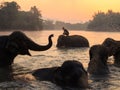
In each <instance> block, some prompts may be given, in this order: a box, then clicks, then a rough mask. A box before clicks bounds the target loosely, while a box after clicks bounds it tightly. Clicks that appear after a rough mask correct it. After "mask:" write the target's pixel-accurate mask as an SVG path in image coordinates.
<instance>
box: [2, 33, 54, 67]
mask: <svg viewBox="0 0 120 90" xmlns="http://www.w3.org/2000/svg"><path fill="white" fill-rule="evenodd" d="M51 37H53V34H52V35H50V36H49V37H48V40H49V42H48V44H47V45H44V46H43V45H39V44H37V43H35V42H34V41H32V40H31V39H30V38H28V37H27V36H26V35H25V34H24V33H22V32H20V31H14V32H13V33H11V34H10V35H8V36H3V37H0V42H1V43H5V44H4V45H3V47H0V54H3V55H2V56H0V66H8V65H11V64H12V63H13V60H14V58H15V57H16V56H17V55H18V54H20V55H31V54H30V53H29V50H34V51H44V50H48V49H49V48H50V47H51V46H52V40H51Z"/></svg>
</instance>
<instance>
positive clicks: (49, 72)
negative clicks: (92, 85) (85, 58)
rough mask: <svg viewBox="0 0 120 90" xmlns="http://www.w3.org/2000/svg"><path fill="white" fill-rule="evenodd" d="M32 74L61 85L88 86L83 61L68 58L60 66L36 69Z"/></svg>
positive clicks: (39, 78)
mask: <svg viewBox="0 0 120 90" xmlns="http://www.w3.org/2000/svg"><path fill="white" fill-rule="evenodd" d="M32 75H33V76H35V78H36V79H38V80H40V81H50V82H52V83H54V84H56V85H58V86H61V87H73V88H76V87H77V88H88V74H87V72H86V70H85V69H84V67H83V65H82V63H81V62H78V61H76V60H67V61H65V62H63V64H62V65H61V66H59V67H52V68H44V69H38V70H35V71H34V72H33V74H32Z"/></svg>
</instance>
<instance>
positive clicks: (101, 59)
mask: <svg viewBox="0 0 120 90" xmlns="http://www.w3.org/2000/svg"><path fill="white" fill-rule="evenodd" d="M89 56H90V61H89V63H88V69H87V71H88V72H89V74H91V75H108V74H109V69H108V65H107V60H108V49H107V48H106V47H105V46H103V45H93V46H91V47H90V50H89Z"/></svg>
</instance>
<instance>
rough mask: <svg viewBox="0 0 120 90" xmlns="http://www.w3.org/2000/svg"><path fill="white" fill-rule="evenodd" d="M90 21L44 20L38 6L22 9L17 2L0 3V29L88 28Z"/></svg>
mask: <svg viewBox="0 0 120 90" xmlns="http://www.w3.org/2000/svg"><path fill="white" fill-rule="evenodd" d="M87 25H88V23H75V24H71V23H65V22H62V21H56V22H54V21H53V20H43V19H42V14H41V13H40V11H39V10H38V9H37V7H36V6H33V7H31V8H30V10H29V11H21V10H20V6H19V5H18V4H17V3H16V2H15V1H12V2H4V3H2V4H1V5H0V30H13V29H20V30H42V29H49V30H54V29H57V30H59V29H61V28H62V27H66V28H67V29H72V30H73V29H74V30H80V29H86V28H87Z"/></svg>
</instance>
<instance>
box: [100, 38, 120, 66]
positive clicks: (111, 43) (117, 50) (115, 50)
mask: <svg viewBox="0 0 120 90" xmlns="http://www.w3.org/2000/svg"><path fill="white" fill-rule="evenodd" d="M102 45H104V46H105V47H107V48H108V52H109V56H113V57H114V65H115V66H120V41H117V40H114V39H112V38H106V39H105V40H104V42H103V43H102Z"/></svg>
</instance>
